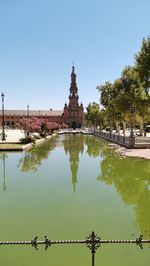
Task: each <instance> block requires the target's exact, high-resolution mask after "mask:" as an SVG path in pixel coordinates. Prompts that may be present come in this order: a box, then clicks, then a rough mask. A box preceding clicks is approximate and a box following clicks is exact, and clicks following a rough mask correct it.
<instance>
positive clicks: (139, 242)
mask: <svg viewBox="0 0 150 266" xmlns="http://www.w3.org/2000/svg"><path fill="white" fill-rule="evenodd" d="M142 240H143V235H140V236H139V237H138V238H136V244H137V245H138V246H139V247H140V248H141V249H143V245H142Z"/></svg>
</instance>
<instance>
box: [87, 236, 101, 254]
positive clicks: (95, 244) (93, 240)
mask: <svg viewBox="0 0 150 266" xmlns="http://www.w3.org/2000/svg"><path fill="white" fill-rule="evenodd" d="M86 246H87V247H88V248H89V249H90V250H91V252H92V253H95V252H96V250H97V249H98V248H99V247H100V237H98V236H97V235H96V234H95V233H94V232H92V233H91V234H90V235H89V236H88V237H87V238H86Z"/></svg>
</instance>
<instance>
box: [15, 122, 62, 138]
mask: <svg viewBox="0 0 150 266" xmlns="http://www.w3.org/2000/svg"><path fill="white" fill-rule="evenodd" d="M18 126H19V127H21V128H22V129H23V130H24V131H25V134H26V136H29V134H30V133H33V132H38V133H39V134H40V135H41V136H46V135H47V134H50V133H53V131H54V130H58V129H59V128H60V125H59V124H58V123H57V122H51V121H49V120H48V119H42V118H36V117H32V118H29V117H28V118H23V119H22V120H21V121H20V124H19V125H18Z"/></svg>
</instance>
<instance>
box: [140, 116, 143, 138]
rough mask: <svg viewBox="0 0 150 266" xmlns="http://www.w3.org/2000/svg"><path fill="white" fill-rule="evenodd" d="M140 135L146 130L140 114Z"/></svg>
mask: <svg viewBox="0 0 150 266" xmlns="http://www.w3.org/2000/svg"><path fill="white" fill-rule="evenodd" d="M139 122H140V136H143V132H144V129H143V117H142V116H140V121H139Z"/></svg>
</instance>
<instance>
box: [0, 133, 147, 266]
mask: <svg viewBox="0 0 150 266" xmlns="http://www.w3.org/2000/svg"><path fill="white" fill-rule="evenodd" d="M93 230H94V231H95V232H96V233H97V234H98V236H100V237H101V238H102V239H135V238H136V237H138V236H139V235H140V234H143V235H144V238H147V239H148V238H150V161H149V160H144V159H138V158H123V157H121V156H119V155H117V153H116V152H115V150H114V148H112V147H111V146H109V144H108V143H107V142H105V141H103V140H100V139H98V138H96V137H93V136H83V135H64V136H57V137H52V138H51V139H50V140H48V141H45V143H44V144H42V145H41V146H38V147H36V148H34V149H32V150H30V151H28V152H24V153H0V241H6V240H31V239H33V238H34V237H35V236H37V235H38V237H39V240H41V239H44V235H46V236H47V237H48V238H49V239H52V240H58V239H85V237H86V236H88V235H89V233H91V231H93ZM0 265H2V266H10V265H11V266H48V265H52V266H91V254H90V251H89V250H88V248H87V247H85V246H84V245H74V246H73V245H72V246H69V245H65V246H52V247H49V248H48V250H47V251H45V250H44V246H40V247H39V250H38V251H36V250H35V249H34V248H33V247H31V246H25V247H23V246H0ZM95 265H96V266H99V265H100V266H111V265H112V266H129V265H132V266H149V265H150V248H149V245H144V249H143V250H142V249H140V248H139V247H138V246H137V245H136V244H134V245H102V246H101V247H100V248H99V249H98V250H97V252H96V264H95Z"/></svg>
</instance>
